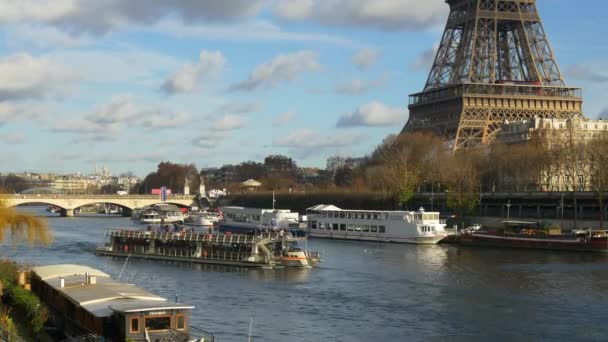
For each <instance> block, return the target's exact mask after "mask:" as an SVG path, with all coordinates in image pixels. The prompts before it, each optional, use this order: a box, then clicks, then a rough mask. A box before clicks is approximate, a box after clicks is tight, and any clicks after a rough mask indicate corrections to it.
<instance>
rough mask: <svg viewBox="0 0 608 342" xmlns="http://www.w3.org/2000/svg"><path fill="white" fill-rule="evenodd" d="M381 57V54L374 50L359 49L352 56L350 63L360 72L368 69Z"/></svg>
mask: <svg viewBox="0 0 608 342" xmlns="http://www.w3.org/2000/svg"><path fill="white" fill-rule="evenodd" d="M380 57H382V53H380V51H378V50H374V49H369V48H366V49H361V50H359V51H357V52H355V53H354V54H353V58H352V62H353V64H354V65H355V66H356V67H357V68H359V69H360V70H365V69H369V68H370V67H372V66H373V65H374V64H376V62H377V61H378V60H379V59H380Z"/></svg>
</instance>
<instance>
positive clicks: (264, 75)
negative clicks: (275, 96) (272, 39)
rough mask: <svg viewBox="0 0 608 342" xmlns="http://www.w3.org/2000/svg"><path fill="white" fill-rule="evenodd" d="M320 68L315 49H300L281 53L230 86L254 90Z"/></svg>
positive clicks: (232, 88) (237, 89)
mask: <svg viewBox="0 0 608 342" xmlns="http://www.w3.org/2000/svg"><path fill="white" fill-rule="evenodd" d="M319 68H320V65H319V63H318V62H317V54H316V53H315V52H313V51H298V52H293V53H289V54H283V55H279V56H277V57H275V58H273V59H272V60H271V61H270V62H267V63H264V64H262V65H259V66H257V67H256V68H255V69H254V70H253V72H252V73H251V75H249V78H247V79H246V80H244V81H241V82H239V83H236V84H233V85H232V86H230V90H233V91H252V90H255V89H259V88H270V87H273V86H276V85H278V84H280V83H282V82H287V81H293V80H294V79H296V78H297V77H298V76H300V75H301V74H303V73H305V72H307V71H314V70H317V69H319Z"/></svg>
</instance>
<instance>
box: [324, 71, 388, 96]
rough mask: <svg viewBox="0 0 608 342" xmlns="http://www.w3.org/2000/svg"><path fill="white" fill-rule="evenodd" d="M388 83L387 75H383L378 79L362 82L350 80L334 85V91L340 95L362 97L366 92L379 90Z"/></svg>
mask: <svg viewBox="0 0 608 342" xmlns="http://www.w3.org/2000/svg"><path fill="white" fill-rule="evenodd" d="M387 81H388V74H384V75H382V76H380V77H379V78H376V79H373V80H369V81H362V80H358V79H357V80H351V81H349V82H346V83H341V84H338V85H336V88H335V91H336V92H337V93H338V94H342V95H362V94H364V93H367V92H368V91H370V90H372V89H376V88H380V87H382V86H383V85H385V84H386V82H387Z"/></svg>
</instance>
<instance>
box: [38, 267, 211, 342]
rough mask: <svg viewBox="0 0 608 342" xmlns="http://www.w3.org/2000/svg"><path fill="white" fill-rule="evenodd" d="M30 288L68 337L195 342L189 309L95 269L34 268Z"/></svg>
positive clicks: (191, 307) (188, 306) (189, 307)
mask: <svg viewBox="0 0 608 342" xmlns="http://www.w3.org/2000/svg"><path fill="white" fill-rule="evenodd" d="M31 287H32V291H33V292H35V293H36V294H38V296H39V297H40V298H41V300H42V301H43V302H45V303H46V304H47V305H48V307H49V309H50V311H51V313H52V320H53V323H54V324H55V325H56V327H57V328H58V330H59V331H64V332H65V334H66V337H67V338H75V337H78V336H83V335H91V334H93V335H97V336H100V337H103V338H104V340H105V341H126V340H132V341H161V340H164V339H167V338H169V339H170V340H171V341H184V342H186V341H192V340H194V339H192V338H191V337H190V328H189V325H188V316H189V311H190V310H191V309H193V308H194V307H193V306H190V305H185V304H180V303H173V302H169V301H167V299H165V298H163V297H159V296H157V295H155V294H152V293H150V292H147V291H145V290H143V289H140V288H138V287H136V286H134V285H132V284H125V283H120V282H117V281H114V280H113V279H112V278H111V277H110V276H109V275H108V274H106V273H103V272H101V271H99V270H96V269H94V268H90V267H87V266H79V265H51V266H41V267H35V268H34V269H33V272H32V276H31ZM210 340H212V339H207V340H206V341H210ZM198 341H205V340H203V339H201V340H198Z"/></svg>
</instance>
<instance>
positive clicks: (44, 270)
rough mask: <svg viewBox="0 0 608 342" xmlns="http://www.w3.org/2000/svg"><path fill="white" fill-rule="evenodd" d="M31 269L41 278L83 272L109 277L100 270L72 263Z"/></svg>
mask: <svg viewBox="0 0 608 342" xmlns="http://www.w3.org/2000/svg"><path fill="white" fill-rule="evenodd" d="M33 271H34V273H36V274H37V275H38V276H39V277H40V279H42V280H46V279H49V278H56V277H65V276H69V275H84V274H85V273H88V274H89V275H92V276H96V277H106V278H110V275H109V274H107V273H104V272H101V271H100V270H96V269H94V268H92V267H89V266H81V265H72V264H63V265H49V266H38V267H34V268H33Z"/></svg>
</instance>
